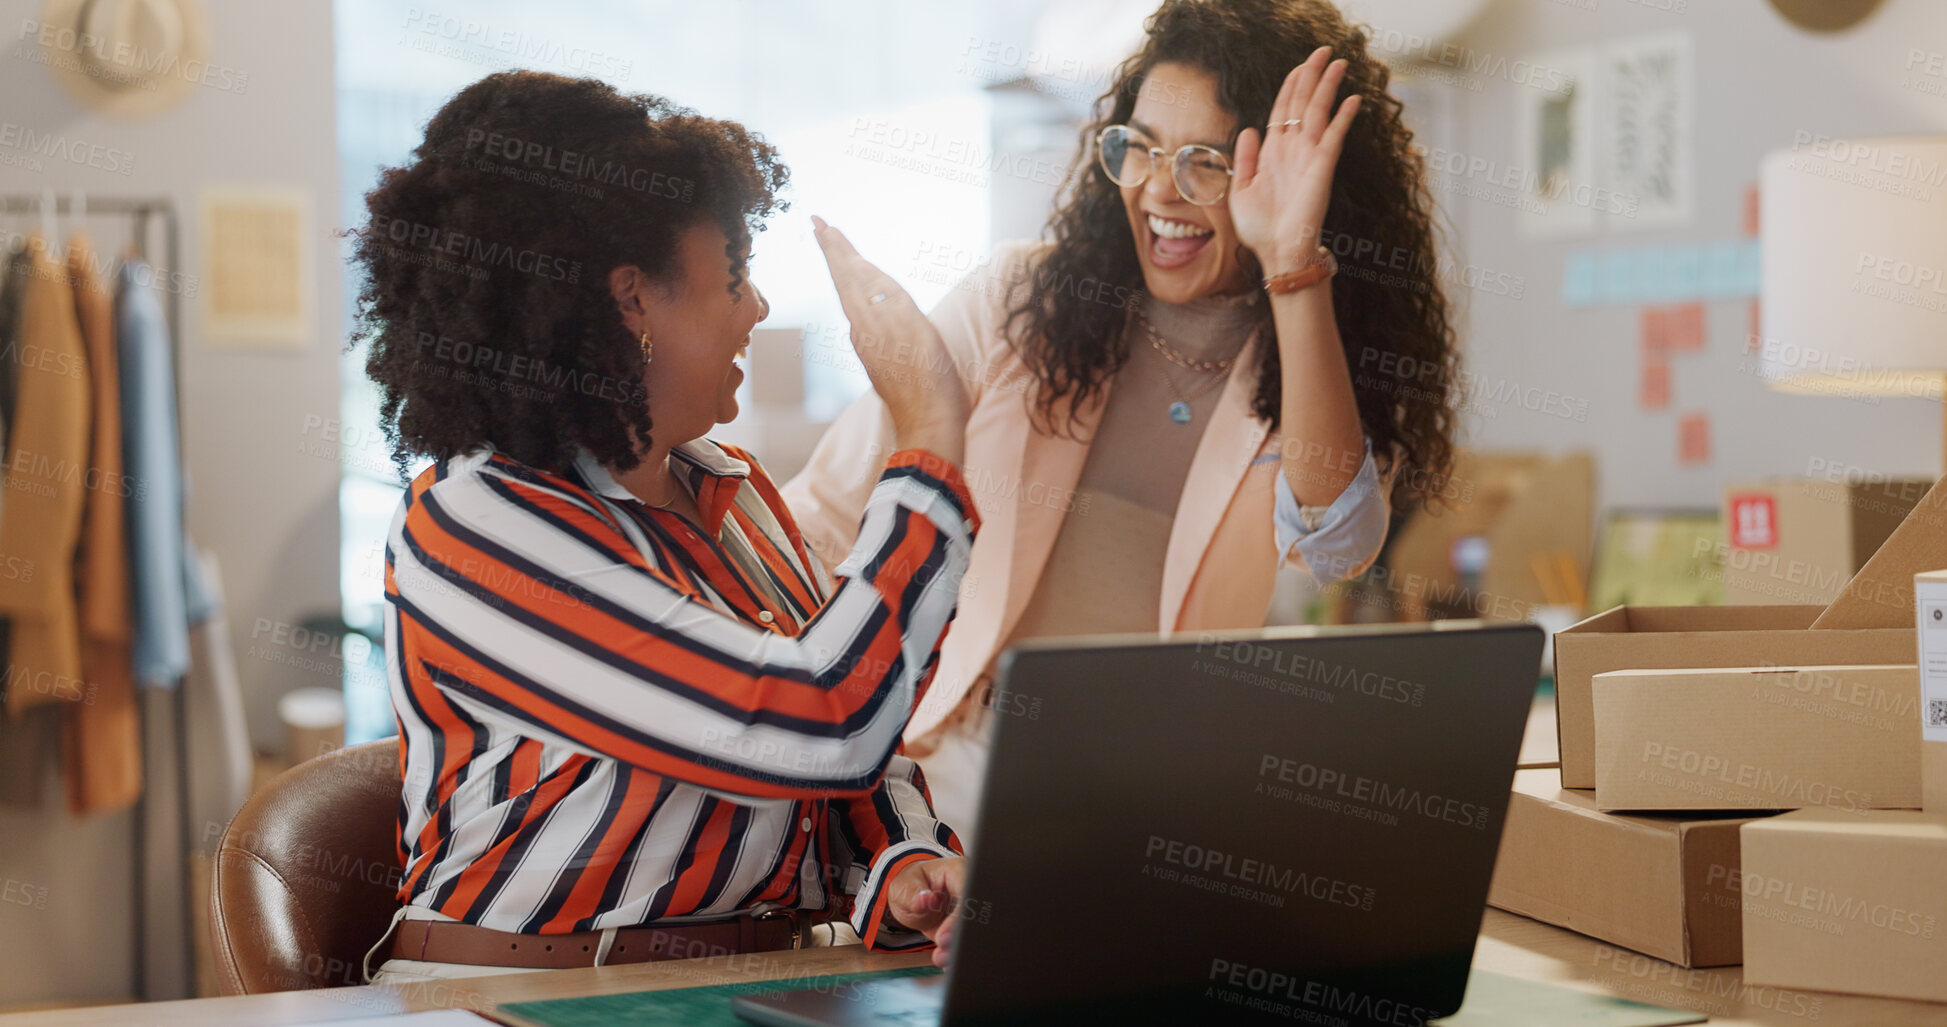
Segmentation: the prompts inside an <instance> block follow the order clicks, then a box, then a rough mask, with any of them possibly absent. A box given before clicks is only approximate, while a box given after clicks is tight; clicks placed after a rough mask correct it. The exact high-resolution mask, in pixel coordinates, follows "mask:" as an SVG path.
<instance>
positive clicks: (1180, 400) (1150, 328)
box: [1132, 306, 1241, 424]
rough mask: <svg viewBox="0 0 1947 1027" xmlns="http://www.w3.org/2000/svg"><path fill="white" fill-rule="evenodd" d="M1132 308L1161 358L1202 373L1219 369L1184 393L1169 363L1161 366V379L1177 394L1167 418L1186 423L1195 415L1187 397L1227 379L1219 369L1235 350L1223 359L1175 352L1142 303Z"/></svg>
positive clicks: (1234, 356)
mask: <svg viewBox="0 0 1947 1027" xmlns="http://www.w3.org/2000/svg"><path fill="white" fill-rule="evenodd" d="M1132 309H1133V310H1135V312H1136V320H1138V321H1141V322H1142V326H1143V331H1144V332H1146V333H1148V335H1149V345H1150V346H1151V347H1152V348H1154V349H1155V350H1156V352H1158V353H1161V354H1162V355H1163V359H1165V360H1168V361H1169V362H1170V363H1172V364H1175V365H1177V366H1178V367H1181V368H1184V369H1185V370H1188V371H1194V372H1198V373H1201V374H1210V373H1212V372H1219V373H1217V374H1216V376H1215V377H1213V378H1211V379H1210V380H1209V381H1207V382H1205V383H1203V385H1202V386H1200V387H1199V388H1198V389H1197V390H1196V391H1195V392H1192V393H1189V394H1188V395H1185V394H1184V392H1183V388H1182V386H1180V385H1178V384H1177V383H1176V376H1175V375H1173V374H1171V373H1170V369H1169V368H1168V367H1165V368H1163V369H1162V370H1163V381H1165V382H1167V383H1168V384H1169V387H1170V391H1171V392H1172V393H1174V394H1175V395H1176V401H1175V402H1173V403H1171V404H1170V406H1169V418H1170V422H1171V423H1172V424H1189V423H1190V420H1191V418H1192V417H1194V416H1195V411H1193V410H1191V409H1190V401H1191V400H1193V399H1196V398H1197V397H1199V396H1201V395H1203V394H1204V393H1206V392H1209V391H1210V390H1211V389H1214V388H1216V387H1217V386H1218V385H1220V384H1222V383H1223V382H1225V381H1227V380H1229V379H1228V376H1226V375H1224V374H1222V373H1221V372H1225V371H1229V370H1230V365H1231V364H1232V363H1233V362H1234V361H1236V359H1237V354H1235V353H1232V354H1231V355H1230V356H1228V357H1225V358H1224V359H1222V360H1194V359H1191V358H1190V357H1186V356H1184V355H1183V354H1181V353H1178V352H1177V351H1176V350H1175V348H1173V347H1172V346H1170V344H1169V343H1166V342H1164V341H1163V337H1162V336H1161V335H1159V334H1157V332H1156V326H1155V325H1152V324H1150V323H1149V316H1148V315H1146V314H1144V313H1143V310H1142V307H1141V306H1136V307H1134V308H1132ZM1240 349H1241V347H1240Z"/></svg>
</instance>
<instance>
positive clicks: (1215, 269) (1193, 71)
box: [1122, 62, 1251, 303]
mask: <svg viewBox="0 0 1947 1027" xmlns="http://www.w3.org/2000/svg"><path fill="white" fill-rule="evenodd" d="M1129 125H1130V126H1131V127H1132V128H1135V129H1137V130H1138V131H1140V132H1142V133H1143V134H1144V135H1146V136H1148V137H1149V138H1150V140H1151V141H1152V142H1154V143H1155V144H1156V145H1157V146H1158V147H1160V148H1161V149H1162V151H1163V152H1164V154H1165V155H1166V156H1165V158H1164V159H1162V160H1159V161H1157V162H1156V164H1155V166H1154V167H1153V168H1152V169H1151V170H1150V173H1149V178H1148V179H1147V180H1145V181H1144V182H1143V183H1142V184H1141V185H1138V186H1124V187H1123V189H1122V205H1123V207H1124V208H1125V209H1126V210H1127V212H1128V215H1129V230H1130V232H1131V233H1132V234H1133V235H1134V237H1135V242H1136V253H1137V255H1138V256H1139V257H1140V258H1141V260H1142V269H1143V285H1144V287H1145V288H1147V289H1148V290H1149V291H1150V293H1152V294H1153V295H1155V297H1156V298H1157V299H1159V300H1162V301H1164V302H1166V303H1187V302H1189V301H1191V300H1195V299H1201V298H1202V297H1205V296H1210V295H1215V294H1220V293H1233V292H1241V291H1243V290H1245V289H1248V288H1250V286H1251V276H1250V274H1249V272H1248V271H1247V270H1246V269H1245V267H1244V265H1243V263H1242V262H1241V261H1240V260H1239V258H1238V251H1239V244H1238V241H1237V231H1236V229H1235V228H1233V227H1232V225H1231V222H1230V205H1229V200H1230V196H1229V194H1228V193H1226V194H1225V196H1224V199H1223V200H1220V201H1218V202H1217V203H1213V204H1211V205H1209V206H1198V205H1197V204H1194V203H1191V202H1190V201H1188V200H1185V199H1184V198H1183V197H1182V196H1180V195H1178V194H1177V191H1176V182H1175V181H1174V180H1173V179H1172V178H1171V177H1170V169H1169V156H1168V155H1174V154H1175V153H1176V151H1177V148H1179V147H1181V146H1184V145H1185V144H1188V143H1201V144H1203V145H1205V146H1209V147H1212V148H1214V149H1216V150H1218V151H1220V152H1222V153H1223V154H1224V155H1225V156H1226V157H1228V156H1230V155H1231V153H1232V146H1231V139H1232V137H1233V136H1235V135H1236V133H1237V116H1236V115H1235V114H1233V113H1231V112H1230V111H1228V110H1225V109H1224V107H1223V105H1222V104H1221V103H1219V102H1218V100H1217V77H1216V76H1215V75H1212V74H1211V73H1210V72H1207V71H1204V70H1202V69H1200V68H1194V67H1191V66H1190V65H1187V64H1179V63H1176V62H1164V63H1162V64H1158V65H1156V66H1155V67H1154V68H1151V69H1150V71H1149V74H1148V75H1147V76H1146V77H1145V78H1144V79H1143V85H1142V90H1141V91H1140V92H1139V93H1137V94H1136V106H1135V109H1134V110H1133V111H1131V112H1130V115H1129Z"/></svg>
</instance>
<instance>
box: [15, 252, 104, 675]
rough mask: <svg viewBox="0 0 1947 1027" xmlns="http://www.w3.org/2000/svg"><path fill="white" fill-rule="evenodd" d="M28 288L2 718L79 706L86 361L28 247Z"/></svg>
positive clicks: (70, 297)
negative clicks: (44, 707) (78, 560)
mask: <svg viewBox="0 0 1947 1027" xmlns="http://www.w3.org/2000/svg"><path fill="white" fill-rule="evenodd" d="M27 246H28V250H29V253H30V256H31V260H30V262H29V263H28V264H27V268H28V280H27V281H26V282H24V283H16V284H17V285H19V286H21V287H22V288H23V290H24V292H23V295H22V298H21V308H20V325H19V332H18V334H17V336H16V338H15V342H14V347H13V352H11V353H8V354H5V355H4V358H5V359H7V360H9V361H11V362H12V363H13V364H14V365H15V366H14V372H15V376H16V378H17V380H18V393H17V399H16V401H15V404H14V416H13V424H12V425H11V429H12V430H11V432H10V438H9V440H8V447H7V454H6V462H5V468H4V476H0V484H3V485H4V487H5V489H6V494H7V505H6V517H5V518H4V519H0V617H4V618H5V619H6V620H7V621H8V622H9V623H10V626H11V630H10V632H9V638H8V647H7V654H6V660H7V668H6V676H5V679H4V684H5V686H6V691H7V700H6V701H7V710H8V712H9V713H19V712H20V711H22V710H25V709H27V708H29V707H32V706H37V705H40V704H42V703H46V702H52V701H55V700H61V699H65V700H69V701H86V700H87V698H88V692H89V686H88V684H87V681H86V678H85V676H84V673H83V671H82V666H81V631H80V620H79V615H78V611H77V610H76V604H75V581H74V556H75V547H76V545H77V543H78V542H79V540H80V537H81V511H82V506H83V500H84V498H85V495H86V492H87V480H88V477H89V463H88V458H89V453H88V435H89V430H88V429H89V425H88V418H89V402H90V397H89V380H88V357H87V353H86V352H85V351H84V349H83V346H82V341H81V326H80V323H79V321H78V320H77V318H76V316H75V306H74V290H73V289H72V288H70V286H69V282H68V269H67V268H66V267H63V266H62V265H61V264H60V263H59V262H58V261H56V260H55V259H54V257H53V256H52V255H51V254H50V253H49V252H48V244H47V241H46V240H44V239H42V238H41V237H40V236H39V235H35V236H33V237H32V238H30V239H28V241H27Z"/></svg>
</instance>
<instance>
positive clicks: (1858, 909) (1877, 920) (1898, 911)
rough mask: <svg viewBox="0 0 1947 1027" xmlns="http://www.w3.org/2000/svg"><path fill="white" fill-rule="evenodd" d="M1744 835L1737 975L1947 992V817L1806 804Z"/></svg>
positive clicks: (1750, 980) (1787, 982)
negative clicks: (1741, 950) (1856, 811)
mask: <svg viewBox="0 0 1947 1027" xmlns="http://www.w3.org/2000/svg"><path fill="white" fill-rule="evenodd" d="M1743 836H1744V837H1743V848H1744V866H1743V870H1742V872H1741V873H1740V874H1739V880H1738V890H1739V892H1740V893H1741V894H1742V896H1743V899H1744V983H1745V984H1746V985H1765V986H1772V987H1786V988H1806V989H1812V990H1817V991H1845V992H1854V993H1857V994H1861V995H1884V996H1888V997H1892V998H1914V999H1926V1000H1928V1001H1932V1002H1947V972H1943V970H1947V874H1943V873H1941V872H1940V868H1941V867H1942V866H1947V817H1943V816H1941V815H1940V814H1937V813H1922V812H1919V811H1917V810H1877V811H1872V812H1868V813H1866V814H1852V813H1841V812H1838V811H1836V810H1825V809H1820V810H1811V809H1807V810H1797V811H1795V812H1791V813H1786V814H1784V815H1783V816H1778V817H1772V818H1770V819H1768V820H1758V821H1753V822H1751V823H1748V824H1745V825H1744V828H1743ZM1941 1018H1942V1019H1944V1020H1947V1010H1943V1011H1942V1013H1941Z"/></svg>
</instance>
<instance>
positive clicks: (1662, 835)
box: [1487, 770, 1752, 967]
mask: <svg viewBox="0 0 1947 1027" xmlns="http://www.w3.org/2000/svg"><path fill="white" fill-rule="evenodd" d="M1751 820H1752V818H1751V817H1750V816H1748V815H1743V816H1737V815H1732V816H1717V817H1708V816H1706V817H1689V816H1671V815H1659V814H1644V815H1638V816H1619V815H1617V814H1613V813H1603V812H1600V811H1598V810H1597V809H1596V808H1595V800H1594V799H1592V798H1590V796H1589V793H1588V792H1585V791H1577V790H1574V789H1565V788H1562V787H1561V777H1560V776H1559V775H1558V774H1557V773H1556V772H1555V771H1552V770H1522V771H1517V772H1516V773H1515V775H1514V793H1513V795H1512V797H1511V798H1510V799H1509V802H1508V816H1507V826H1506V827H1505V828H1504V829H1503V830H1502V832H1501V854H1500V856H1499V857H1498V858H1497V859H1496V860H1495V863H1494V880H1493V883H1492V884H1491V885H1489V887H1488V892H1487V902H1488V905H1491V906H1494V907H1496V908H1499V909H1505V910H1507V911H1508V912H1510V913H1519V914H1521V915H1522V916H1529V917H1534V918H1535V919H1536V920H1540V921H1542V922H1544V923H1550V924H1554V925H1556V926H1558V927H1566V928H1568V929H1569V930H1571V931H1580V932H1582V933H1583V934H1586V935H1589V936H1591V937H1594V938H1600V939H1601V940H1603V941H1606V942H1610V943H1611V944H1615V945H1620V946H1622V947H1624V948H1629V949H1634V950H1636V951H1638V952H1641V953H1643V954H1644V955H1648V956H1655V957H1656V958H1658V959H1663V960H1668V961H1669V962H1672V963H1676V964H1678V965H1680V966H1688V967H1699V966H1729V965H1732V964H1735V963H1737V962H1739V961H1740V960H1741V959H1742V955H1741V951H1742V950H1741V947H1740V932H1741V930H1742V921H1741V919H1740V916H1739V912H1738V908H1739V907H1738V892H1737V889H1736V886H1735V882H1736V880H1737V870H1738V828H1739V827H1740V826H1741V825H1743V824H1748V823H1750V822H1751Z"/></svg>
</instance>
